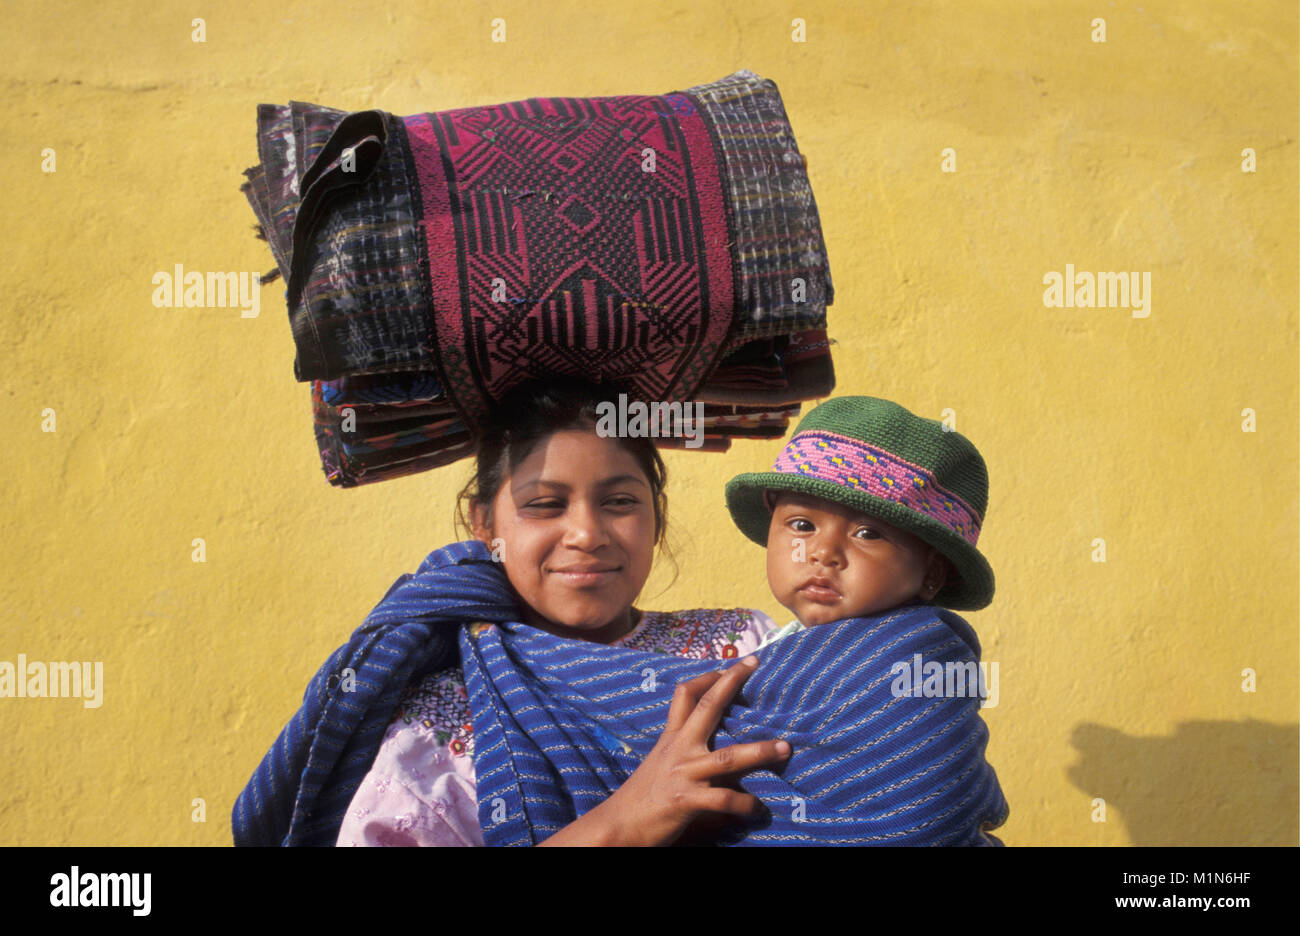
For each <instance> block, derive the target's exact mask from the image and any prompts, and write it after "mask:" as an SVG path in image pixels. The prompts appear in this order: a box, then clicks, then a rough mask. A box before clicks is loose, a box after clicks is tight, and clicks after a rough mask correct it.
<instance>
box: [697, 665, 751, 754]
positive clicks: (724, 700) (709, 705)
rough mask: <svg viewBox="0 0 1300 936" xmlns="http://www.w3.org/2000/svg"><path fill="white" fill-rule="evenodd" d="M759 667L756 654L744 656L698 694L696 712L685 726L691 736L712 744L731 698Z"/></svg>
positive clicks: (703, 742)
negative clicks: (714, 734)
mask: <svg viewBox="0 0 1300 936" xmlns="http://www.w3.org/2000/svg"><path fill="white" fill-rule="evenodd" d="M756 666H758V659H757V658H756V657H752V656H751V657H745V658H744V659H743V660H741V661H740V662H739V663H737V664H736V665H735V666H733V667H731V668H730V669H727V670H723V672H722V676H721V677H720V678H718V679H717V680H715V681H714V682H713V684H712V685H711V686H709V687H708V688H707V690H706V691H705V692H704V693H703V694H702V695H700V696H699V697H698V699H697V700H696V702H695V709H694V711H692V712H691V713H690V716H689V717H688V718H687V720H686V724H685V725H683V726H682V727H683V731H684V732H685V733H686V735H687V737H688V738H689V739H692V740H694V741H697V742H700V743H702V744H708V743H709V738H711V737H713V732H715V731H716V730H717V729H718V724H719V723H720V722H721V721H722V715H723V713H724V712H725V711H726V710H727V706H729V705H731V702H732V699H734V698H735V696H736V693H737V692H739V691H740V687H741V685H742V684H743V683H744V682H745V680H746V679H748V678H749V677H750V675H751V674H752V673H753V672H754V668H755V667H756ZM709 675H712V674H709ZM701 678H703V677H701ZM691 682H692V683H694V682H696V680H694V679H693V680H691ZM688 685H689V683H688Z"/></svg>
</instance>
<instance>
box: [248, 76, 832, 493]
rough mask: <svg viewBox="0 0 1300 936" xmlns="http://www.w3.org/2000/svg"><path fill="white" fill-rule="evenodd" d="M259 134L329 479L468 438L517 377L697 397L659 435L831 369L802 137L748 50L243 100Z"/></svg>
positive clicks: (733, 413) (735, 413)
mask: <svg viewBox="0 0 1300 936" xmlns="http://www.w3.org/2000/svg"><path fill="white" fill-rule="evenodd" d="M258 148H259V155H260V158H261V163H260V165H258V166H256V167H254V168H252V169H249V170H247V171H246V173H245V175H246V176H247V177H248V182H246V183H245V184H244V185H243V187H242V190H243V191H244V193H245V194H246V195H247V197H248V199H249V201H250V203H251V204H252V206H253V209H254V211H255V212H256V214H257V218H258V221H259V222H260V224H259V228H260V231H261V235H262V236H263V237H265V238H266V240H267V241H268V242H269V244H270V247H271V251H272V254H273V255H274V257H275V261H276V265H277V267H278V271H277V272H278V274H279V275H282V276H283V277H284V279H285V282H286V285H287V289H286V291H285V298H286V301H287V304H288V308H289V320H290V325H291V327H292V330H293V336H294V343H295V347H296V350H297V354H296V358H295V361H294V374H295V376H296V378H297V379H298V380H300V381H303V382H310V384H311V396H312V409H313V415H314V425H315V433H316V441H317V445H318V448H319V452H320V458H321V464H322V466H323V468H324V471H325V475H326V478H327V479H328V480H329V482H330V483H331V484H334V485H338V486H342V487H354V486H356V485H360V484H369V483H373V482H376V481H383V480H387V479H390V478H396V477H401V476H404V475H409V474H414V473H417V472H421V471H426V470H428V469H430V468H435V467H438V466H440V465H445V464H448V463H450V462H454V461H457V460H459V459H461V458H463V457H466V456H468V455H471V454H472V453H473V451H474V441H475V432H476V430H477V427H478V425H479V424H480V422H481V420H482V419H483V418H484V417H485V416H486V415H487V414H488V413H489V412H490V411H491V408H492V407H493V405H494V404H495V403H496V402H497V401H498V400H500V399H501V398H502V397H503V396H504V395H505V393H506V392H507V391H509V390H510V389H511V388H512V387H514V386H515V385H516V384H518V383H521V382H523V381H525V380H529V379H539V378H540V379H546V378H548V377H559V376H577V377H586V378H587V379H590V380H593V381H595V382H597V383H601V384H602V385H603V384H608V385H609V386H610V387H611V398H613V396H614V394H616V393H617V392H625V393H627V394H628V398H629V399H630V400H639V401H643V402H646V403H650V402H664V403H672V402H682V403H685V402H701V403H703V404H704V419H703V440H702V444H698V443H699V441H700V440H699V439H698V437H697V438H695V439H693V440H691V439H688V438H687V437H686V435H685V434H682V435H677V436H670V437H666V438H658V439H656V444H658V445H660V446H661V447H664V448H687V449H688V450H693V451H726V450H727V449H728V448H729V447H730V445H731V440H732V439H735V438H761V439H767V438H780V437H782V436H784V435H785V433H786V432H787V430H788V428H789V420H790V418H791V417H797V416H798V414H799V411H800V403H801V402H803V401H808V400H814V399H819V398H822V397H825V396H827V395H829V394H830V392H831V390H832V389H833V388H834V386H835V376H834V369H833V366H832V362H831V354H830V344H831V342H830V341H829V340H828V339H827V336H826V307H827V306H828V305H830V304H831V302H832V300H833V295H834V293H833V288H832V285H831V279H830V271H829V267H828V265H827V259H826V250H825V245H824V243H823V240H822V233H821V224H820V219H819V217H818V214H817V207H816V203H815V201H814V199H813V195H812V189H811V187H810V186H809V184H808V178H807V173H806V167H805V161H804V159H803V157H802V156H801V155H800V154H799V150H798V147H797V146H796V145H795V141H794V136H793V133H792V131H791V129H790V125H789V120H788V118H787V117H786V113H785V108H784V105H783V103H782V101H781V97H780V94H779V92H778V91H777V88H776V85H775V83H774V82H772V81H770V80H767V79H762V78H759V77H758V76H757V75H755V74H754V73H752V72H749V71H741V72H737V73H735V74H733V75H730V76H728V77H727V78H724V79H722V80H720V81H716V82H713V83H711V84H707V85H699V86H695V87H692V88H689V89H687V90H686V91H681V92H673V93H670V94H666V95H660V96H646V95H626V96H620V97H606V98H532V99H529V100H526V101H517V102H512V103H509V104H502V105H496V106H492V107H472V108H464V109H460V110H452V111H442V112H437V113H425V114H417V115H414V116H411V117H395V116H393V115H391V114H388V113H386V112H384V111H376V110H371V111H358V112H353V113H348V112H346V111H339V110H333V109H330V108H323V107H318V106H315V105H311V104H303V103H300V102H293V103H291V104H290V105H289V106H287V107H281V106H276V105H268V104H263V105H261V106H260V107H259V108H258ZM275 275H276V273H272V274H269V276H268V277H267V278H274V276H275ZM678 428H679V429H680V428H681V427H678ZM688 442H689V443H690V444H689V445H688V444H687V443H688Z"/></svg>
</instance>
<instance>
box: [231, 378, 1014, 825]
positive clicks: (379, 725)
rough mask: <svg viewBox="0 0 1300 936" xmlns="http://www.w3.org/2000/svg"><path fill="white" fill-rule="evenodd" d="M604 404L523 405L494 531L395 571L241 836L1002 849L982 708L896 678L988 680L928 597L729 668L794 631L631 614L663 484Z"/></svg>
mask: <svg viewBox="0 0 1300 936" xmlns="http://www.w3.org/2000/svg"><path fill="white" fill-rule="evenodd" d="M597 402H598V397H596V396H593V395H592V394H591V393H585V394H582V393H568V392H566V393H558V392H556V391H554V390H547V391H545V392H543V393H541V395H540V396H539V398H538V399H536V400H532V401H528V400H524V401H523V402H520V400H518V399H515V400H508V401H505V402H504V404H503V406H502V407H501V411H502V412H503V413H504V414H505V415H504V416H503V417H502V419H503V420H504V423H503V425H502V426H500V427H498V429H497V430H495V431H493V432H491V433H488V434H486V435H485V436H484V437H483V438H482V440H481V450H480V453H479V456H480V460H479V471H478V474H477V477H476V482H477V489H476V490H475V491H473V492H462V494H463V497H464V499H465V500H467V501H468V504H469V508H470V509H469V514H470V517H469V524H470V526H471V527H472V529H473V530H474V532H475V534H476V535H477V536H478V537H479V538H478V539H475V540H468V541H466V542H463V543H455V544H452V545H449V546H447V547H444V548H443V549H441V550H437V551H436V552H434V553H431V554H430V555H429V556H428V557H427V558H426V559H425V561H424V563H423V564H422V565H421V567H420V569H419V571H417V572H416V573H415V575H414V576H411V575H405V576H403V577H402V578H401V579H399V580H398V582H397V583H395V584H394V586H393V588H391V589H390V590H389V593H388V594H387V595H385V597H384V599H383V600H382V601H381V602H380V603H379V605H377V606H376V608H375V609H374V610H373V611H372V612H371V613H370V615H369V616H368V617H367V619H366V622H365V623H363V625H362V627H361V628H359V629H358V630H357V631H356V632H355V633H354V634H353V637H352V640H351V641H349V643H348V644H347V645H345V646H344V647H342V648H340V649H339V650H338V651H336V652H335V654H334V655H333V656H332V657H331V659H330V660H329V661H328V662H327V663H326V665H325V666H324V667H322V669H321V671H320V672H319V673H318V674H317V676H316V678H315V679H314V680H313V681H312V684H311V685H310V686H309V687H308V690H307V693H306V695H305V697H304V706H303V708H302V709H301V710H300V711H299V712H298V714H297V715H296V716H295V717H294V719H293V720H292V721H291V722H290V724H289V726H288V727H287V728H286V729H285V731H284V732H283V733H282V734H281V737H280V739H279V740H278V741H277V744H276V746H275V747H274V748H273V749H272V751H271V752H270V753H269V754H268V755H267V758H266V759H265V760H264V761H263V764H262V765H261V767H259V769H258V772H257V773H256V774H255V775H254V777H253V780H252V781H251V782H250V784H249V786H248V787H247V788H246V789H245V791H244V793H243V794H242V795H241V796H240V798H239V801H238V803H237V804H236V808H235V812H234V816H233V820H234V826H235V841H236V843H237V844H286V845H331V844H338V843H343V844H420V843H429V844H443V843H445V844H478V843H480V842H481V843H484V844H494V845H497V844H499V845H510V844H546V845H563V844H584V843H590V844H644V845H651V844H669V843H673V842H677V841H680V840H682V839H683V838H684V837H686V838H689V837H692V836H697V835H698V836H700V837H707V838H708V839H709V840H713V841H716V842H718V843H719V844H817V845H823V844H842V845H888V844H909V845H916V844H924V845H990V844H992V845H996V844H1000V842H998V841H997V840H996V839H995V838H993V837H992V836H988V835H987V834H986V833H987V832H988V831H989V830H990V829H993V828H996V827H997V826H999V825H1000V824H1001V823H1002V822H1004V821H1005V819H1006V816H1007V806H1006V801H1005V799H1004V798H1003V796H1002V793H1001V789H1000V786H999V784H998V782H997V777H996V775H995V774H994V772H993V770H992V768H991V767H990V766H989V765H988V764H987V762H986V761H985V759H984V750H985V745H986V743H987V736H988V733H987V727H986V726H985V725H984V723H983V721H982V720H981V719H980V717H979V714H978V709H979V699H978V698H975V697H971V696H970V695H969V694H967V693H957V694H951V693H939V694H938V695H936V694H934V693H930V692H928V691H927V692H924V693H908V692H902V693H900V692H897V691H895V684H896V683H897V680H896V679H894V678H893V675H892V674H893V672H894V669H895V667H894V666H891V663H892V662H893V661H896V660H905V661H911V665H913V666H914V667H916V668H919V669H920V671H922V672H925V673H927V674H929V673H931V671H932V670H933V669H934V668H936V667H937V668H938V670H937V671H938V672H940V673H943V672H945V671H946V669H945V668H946V667H949V666H950V665H952V664H956V665H957V666H959V667H969V666H974V665H975V664H976V663H977V661H978V656H979V648H978V644H977V642H975V643H971V642H969V641H967V640H964V639H963V638H962V637H961V636H960V634H959V633H957V632H956V631H955V630H954V626H955V625H954V622H953V621H951V620H950V619H949V618H948V617H946V616H945V614H949V612H945V611H944V610H943V609H936V608H933V607H929V606H926V605H917V606H908V607H904V608H900V609H896V610H895V611H892V612H889V613H887V614H882V615H876V616H872V617H867V618H849V619H846V620H843V621H837V622H833V623H827V624H824V625H821V626H818V627H814V628H809V629H807V630H806V631H805V632H802V633H799V634H796V635H794V636H791V637H787V638H785V639H783V640H779V641H777V642H776V643H775V644H773V645H771V646H769V647H766V648H763V649H761V650H758V652H757V654H756V657H757V658H759V659H761V663H760V664H758V666H757V675H755V672H756V670H755V669H754V663H753V660H754V659H755V657H750V658H749V659H748V660H746V661H745V662H743V663H741V664H738V665H736V666H734V667H732V668H731V669H729V670H727V671H725V672H723V671H720V670H719V669H718V668H717V665H716V662H714V661H716V660H717V659H718V658H727V657H730V656H736V655H741V654H744V653H748V652H749V650H751V649H753V648H755V647H756V646H757V644H758V643H759V642H760V641H761V639H762V637H763V635H764V632H765V631H770V630H772V629H774V625H773V624H772V623H771V622H770V621H768V622H766V624H765V626H758V625H756V623H755V621H756V619H759V618H761V617H763V616H761V615H759V614H758V613H757V612H747V611H743V610H739V611H734V612H727V611H717V610H714V611H698V612H678V613H675V614H668V615H656V614H651V613H643V612H640V611H638V610H637V609H636V608H635V607H634V606H633V601H634V599H635V598H636V596H637V594H638V593H639V591H640V589H641V587H642V585H643V584H644V582H645V579H646V577H647V575H648V573H649V569H650V557H651V554H652V552H653V547H654V544H655V543H656V542H658V541H659V540H660V539H661V538H662V535H663V530H664V520H665V511H664V504H663V468H662V463H661V462H660V461H659V459H658V457H657V454H656V453H655V452H654V451H653V450H652V449H651V448H650V447H649V443H648V440H646V439H644V438H642V439H635V438H631V439H623V438H605V437H602V436H601V435H600V434H598V433H597V432H596V430H595V426H596V415H597V409H596V405H597ZM489 546H491V551H490V550H489ZM494 553H495V554H494ZM601 645H603V646H601ZM648 650H649V651H654V650H657V651H659V652H658V653H655V652H646V651H648ZM751 677H753V678H751ZM642 679H644V681H643V682H642V681H641V680H642ZM928 679H929V677H928V675H927V680H928ZM742 684H744V686H743V688H744V692H743V694H741V695H740V696H739V698H736V701H737V702H738V703H739V704H736V705H732V704H731V703H732V700H733V698H735V697H736V696H737V693H739V692H740V690H741V688H742ZM927 684H928V683H927ZM470 712H472V713H473V717H472V719H471V717H470V715H469V713H470ZM715 729H716V732H715ZM715 733H716V739H715V741H716V744H717V745H718V748H719V749H718V750H717V751H710V750H709V740H710V738H711V737H713V736H714V735H715ZM782 739H788V740H789V741H791V742H792V745H793V746H792V745H791V744H787V743H785V741H784V740H782ZM471 747H472V756H467V755H470V754H471ZM756 768H760V769H756ZM762 768H771V769H762ZM731 782H736V783H738V784H740V785H743V786H744V788H745V792H741V791H739V790H735V789H729V788H728V787H727V785H726V784H728V783H731ZM751 794H752V795H751ZM760 800H761V802H760ZM747 820H750V821H747Z"/></svg>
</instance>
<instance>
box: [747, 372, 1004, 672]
mask: <svg viewBox="0 0 1300 936" xmlns="http://www.w3.org/2000/svg"><path fill="white" fill-rule="evenodd" d="M726 493H727V509H728V510H730V512H731V516H732V519H733V520H735V522H736V525H737V526H739V527H740V529H741V531H742V532H743V533H744V534H745V535H746V536H748V537H749V538H750V539H751V540H753V541H754V542H756V543H759V544H760V545H764V546H766V547H767V579H768V584H769V585H770V586H771V588H772V593H773V594H774V595H775V596H776V598H777V600H778V601H780V602H781V604H782V605H784V606H785V607H786V608H788V609H789V610H790V611H791V612H793V613H794V614H795V616H796V619H795V620H793V621H791V622H790V623H789V624H787V625H786V626H785V627H783V628H781V629H780V630H775V631H773V632H772V633H770V634H769V635H768V637H767V638H766V639H765V640H764V642H763V646H766V645H767V644H768V643H771V642H772V641H774V640H778V639H780V638H782V637H785V636H787V635H789V634H792V633H794V632H796V631H800V630H803V629H804V628H807V627H816V626H817V625H818V624H828V623H831V622H833V621H841V620H845V619H847V618H855V617H870V616H873V615H879V614H884V613H886V612H888V611H892V610H894V609H895V608H899V607H903V606H905V605H912V604H934V605H941V606H944V607H947V608H952V609H972V610H975V609H979V608H983V607H986V606H987V605H988V604H989V603H990V602H991V601H992V600H993V571H992V569H991V568H990V567H989V564H988V562H987V561H986V560H985V558H984V556H983V555H981V554H980V553H979V552H978V551H977V550H976V549H975V543H976V540H977V539H978V538H979V531H980V526H981V524H982V523H983V520H984V511H985V508H986V506H987V503H988V473H987V470H986V469H985V466H984V459H983V458H982V457H980V454H979V452H978V451H977V450H976V448H975V446H974V445H972V444H971V443H970V442H969V441H968V440H967V439H966V438H965V437H964V436H962V435H960V434H958V433H957V432H953V431H949V430H947V429H946V428H945V427H944V426H943V424H942V423H940V422H938V421H937V420H933V419H923V418H921V417H919V416H916V415H914V414H912V413H911V412H909V411H908V410H906V409H904V408H903V407H901V406H899V405H898V404H897V403H892V402H890V401H888V400H881V399H877V398H876V397H867V396H852V397H837V398H834V399H831V400H827V401H826V402H825V403H823V404H822V405H821V406H818V407H816V408H815V409H813V410H812V411H811V412H810V413H808V415H807V416H805V417H804V418H803V420H802V421H800V423H799V425H798V427H797V428H796V429H795V434H794V437H793V438H792V439H791V440H790V442H789V443H788V444H787V445H786V447H785V450H784V451H782V453H781V455H780V456H779V457H778V458H777V460H776V464H775V465H773V466H772V470H771V471H769V472H754V473H747V474H742V475H739V476H737V477H735V478H733V479H732V480H731V481H730V482H729V483H728V484H727V489H726Z"/></svg>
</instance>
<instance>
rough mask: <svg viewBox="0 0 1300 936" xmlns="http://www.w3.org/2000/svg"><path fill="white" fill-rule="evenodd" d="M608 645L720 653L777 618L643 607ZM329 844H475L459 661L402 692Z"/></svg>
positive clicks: (469, 738)
mask: <svg viewBox="0 0 1300 936" xmlns="http://www.w3.org/2000/svg"><path fill="white" fill-rule="evenodd" d="M640 614H641V619H640V620H639V621H638V622H637V624H636V626H635V627H634V628H633V629H632V630H631V631H630V632H629V633H628V634H627V635H626V636H624V637H622V638H620V639H618V640H616V641H614V643H613V645H614V646H623V647H631V648H634V649H637V650H647V651H651V652H654V653H671V654H673V655H675V656H680V657H687V658H689V659H695V660H711V659H715V660H727V659H733V658H735V657H740V656H744V655H746V654H749V653H752V652H753V651H754V650H756V649H758V646H759V644H760V643H761V642H762V640H763V638H764V637H765V636H767V634H769V633H772V632H774V631H775V630H776V629H777V625H776V624H775V623H774V622H773V621H772V619H771V618H770V617H768V616H767V615H766V614H764V613H763V612H762V611H756V610H751V609H747V608H734V609H726V608H705V609H696V610H691V611H645V612H640ZM336 844H337V845H340V846H342V845H482V844H483V830H482V828H481V827H480V826H479V821H478V798H477V796H476V795H475V781H474V727H473V725H471V724H470V712H469V699H468V697H467V695H466V692H465V679H464V675H463V674H462V673H461V670H460V667H459V666H453V667H449V668H447V669H443V670H438V671H436V672H433V673H430V674H428V675H427V676H425V677H423V678H421V679H419V680H416V681H415V682H413V683H412V684H411V685H410V686H408V687H407V689H406V691H405V692H404V693H403V694H402V698H401V701H400V702H399V703H398V707H397V713H396V714H395V715H394V717H393V720H392V721H391V722H390V723H389V725H388V730H387V732H386V733H385V735H384V740H383V743H382V744H381V745H380V747H379V753H378V755H377V756H376V757H375V762H374V763H373V764H372V765H371V767H370V772H369V773H367V774H366V776H365V779H364V780H362V781H361V786H360V787H358V788H357V792H356V794H355V795H354V796H353V797H352V802H351V804H350V805H349V806H348V811H347V814H346V815H345V816H344V819H343V825H342V827H341V828H340V829H339V837H338V841H337V842H336Z"/></svg>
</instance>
